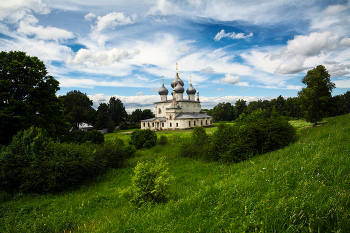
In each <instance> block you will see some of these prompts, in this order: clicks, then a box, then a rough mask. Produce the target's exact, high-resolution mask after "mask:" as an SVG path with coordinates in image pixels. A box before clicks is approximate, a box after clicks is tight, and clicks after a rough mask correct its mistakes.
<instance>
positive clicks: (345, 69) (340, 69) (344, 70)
mask: <svg viewBox="0 0 350 233" xmlns="http://www.w3.org/2000/svg"><path fill="white" fill-rule="evenodd" d="M324 64H325V67H326V69H327V70H328V72H329V74H330V75H331V76H332V77H337V76H345V75H349V74H350V64H340V63H339V62H336V61H326V62H324Z"/></svg>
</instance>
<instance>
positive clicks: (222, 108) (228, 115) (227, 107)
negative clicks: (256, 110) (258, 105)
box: [210, 102, 234, 122]
mask: <svg viewBox="0 0 350 233" xmlns="http://www.w3.org/2000/svg"><path fill="white" fill-rule="evenodd" d="M210 114H211V116H212V117H213V120H214V121H215V122H218V121H232V120H233V118H234V112H233V106H232V105H231V103H229V102H227V103H225V102H223V103H219V104H218V105H216V106H215V107H214V108H213V109H212V110H211V111H210Z"/></svg>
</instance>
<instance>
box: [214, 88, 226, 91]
mask: <svg viewBox="0 0 350 233" xmlns="http://www.w3.org/2000/svg"><path fill="white" fill-rule="evenodd" d="M223 90H224V88H218V89H216V90H215V91H223Z"/></svg>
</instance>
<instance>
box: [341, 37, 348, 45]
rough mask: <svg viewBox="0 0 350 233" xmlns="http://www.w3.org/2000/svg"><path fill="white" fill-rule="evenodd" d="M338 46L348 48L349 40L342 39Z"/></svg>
mask: <svg viewBox="0 0 350 233" xmlns="http://www.w3.org/2000/svg"><path fill="white" fill-rule="evenodd" d="M339 44H341V45H343V46H346V47H350V38H348V37H346V38H343V39H342V40H341V41H340V43H339Z"/></svg>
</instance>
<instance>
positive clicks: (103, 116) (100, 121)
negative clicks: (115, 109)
mask: <svg viewBox="0 0 350 233" xmlns="http://www.w3.org/2000/svg"><path fill="white" fill-rule="evenodd" d="M110 121H111V118H110V116H109V114H108V105H107V104H106V103H100V106H98V108H97V111H96V119H95V123H94V128H96V129H104V128H107V124H108V123H109V122H110Z"/></svg>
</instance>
